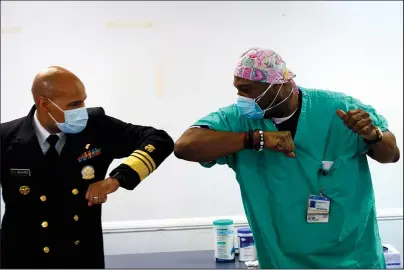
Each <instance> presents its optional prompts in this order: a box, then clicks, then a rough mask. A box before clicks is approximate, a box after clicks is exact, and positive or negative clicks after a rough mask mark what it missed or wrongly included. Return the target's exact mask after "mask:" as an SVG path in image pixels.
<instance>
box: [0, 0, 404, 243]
mask: <svg viewBox="0 0 404 270" xmlns="http://www.w3.org/2000/svg"><path fill="white" fill-rule="evenodd" d="M402 6H403V5H402V2H342V1H341V2H269V1H268V2H263V1H260V2H250V1H248V2H247V1H245V2H241V1H240V2H175V3H173V2H147V3H146V2H140V1H134V2H130V1H126V2H100V1H99V2H48V1H47V2H2V3H1V7H2V9H1V12H2V14H1V25H2V30H1V31H2V34H1V39H2V40H1V67H2V68H1V78H2V79H1V96H2V99H1V121H2V122H5V121H9V120H12V119H15V118H17V117H21V116H24V115H26V114H27V113H28V110H29V109H30V106H31V104H32V98H31V95H30V86H31V83H32V80H33V78H34V76H35V74H36V73H37V72H38V71H40V70H41V69H43V68H45V67H47V66H50V65H61V66H64V67H66V68H68V69H71V70H72V71H73V72H75V73H76V74H77V75H78V76H79V77H80V78H81V79H82V80H83V82H84V83H85V85H86V89H87V93H88V96H89V98H88V103H87V105H89V106H103V107H104V108H105V109H106V111H107V113H109V114H110V115H112V116H114V117H117V118H120V119H122V120H124V121H128V122H132V123H136V124H147V125H153V126H155V127H158V128H164V129H166V130H167V131H168V132H169V133H170V134H171V135H172V136H173V137H174V139H177V138H178V137H179V136H180V135H181V133H182V132H183V131H184V130H185V129H186V128H187V127H188V126H189V125H191V124H192V123H193V122H194V121H195V120H197V119H198V118H200V117H201V116H203V115H205V114H207V113H208V112H210V111H213V110H216V109H217V108H218V107H219V106H225V105H228V104H229V103H232V102H233V101H234V99H235V94H236V92H235V89H234V88H233V86H232V76H233V75H232V72H233V68H234V64H235V61H236V59H237V57H238V56H239V55H240V54H241V53H242V52H243V51H244V50H246V49H248V48H249V47H253V46H263V47H269V48H272V49H274V50H276V51H278V52H279V53H280V54H281V55H282V56H283V58H284V59H285V60H286V62H287V64H288V66H289V67H290V68H291V69H292V70H293V71H294V72H295V73H296V74H297V77H296V81H297V83H298V84H300V85H302V86H305V87H316V88H328V89H332V90H337V91H343V92H345V93H347V94H350V95H353V96H355V97H357V98H359V99H361V100H362V101H363V102H365V103H369V104H372V105H373V106H375V107H376V108H377V110H378V111H379V112H380V113H382V114H383V115H384V116H386V118H387V119H388V120H389V122H390V128H391V130H392V131H393V132H394V133H395V134H396V136H397V140H398V145H399V147H400V148H401V149H402V146H403V134H402V130H403V117H402V116H403V108H402V99H403V85H402V74H403V51H402V49H403V27H402V25H403V21H402V11H403V10H402ZM149 26H150V27H149ZM118 163H119V161H115V162H114V163H113V166H115V165H117V164H118ZM371 171H372V174H373V178H374V188H375V192H376V201H377V207H378V209H379V210H383V209H390V208H399V209H400V208H401V209H402V203H403V192H402V190H403V186H402V179H403V175H402V160H401V161H400V162H399V163H396V164H390V165H380V164H376V163H375V162H371ZM224 193H225V194H226V196H222V194H224ZM219 216H244V211H243V208H242V205H241V199H240V193H239V189H238V185H237V183H236V181H235V180H234V174H233V173H232V172H231V171H229V170H228V169H227V168H224V167H221V168H219V167H218V168H215V169H211V170H206V169H203V168H201V167H199V165H197V164H192V163H188V162H184V161H180V160H178V159H176V158H175V157H174V156H171V157H170V158H168V160H167V161H166V162H165V163H164V164H163V165H162V166H161V167H160V169H159V170H157V171H156V172H155V173H154V174H153V175H152V176H150V177H149V179H147V181H145V182H143V183H142V184H141V185H140V186H139V187H138V188H137V189H136V190H135V191H132V192H127V191H124V190H119V191H118V192H116V193H115V194H113V195H112V196H110V197H109V201H108V203H107V204H105V206H104V212H103V220H104V221H105V222H107V223H106V224H111V223H108V222H118V224H119V223H121V222H124V221H131V222H132V221H133V222H135V221H139V222H142V221H145V220H146V221H147V220H157V221H158V222H162V223H163V224H165V223H167V224H168V223H169V220H171V219H184V218H185V219H192V220H203V219H204V218H208V219H209V218H210V217H219ZM115 224H116V223H115ZM121 224H124V223H121ZM385 226H386V229H385V231H386V233H389V232H390V231H389V229H388V228H387V226H389V225H387V223H386V225H385ZM391 228H393V227H391ZM394 228H396V227H394ZM401 232H402V231H401ZM131 235H132V234H131ZM142 235H143V234H142ZM182 235H186V234H182ZM114 237H117V238H114V239H120V238H119V237H122V236H114ZM142 237H143V236H142ZM182 237H184V236H182ZM386 237H387V236H386ZM401 238H402V236H401ZM114 241H117V240H112V238H110V237H109V236H107V241H106V243H107V245H111V246H108V247H107V250H110V251H111V250H112V249H115V248H117V247H116V246H115V245H114V244H113V243H114ZM201 241H203V240H201ZM135 242H137V241H135ZM141 242H143V241H141ZM108 243H110V244H108ZM117 243H118V242H117ZM121 245H122V244H121ZM202 246H203V248H205V246H206V243H205V244H201V247H202ZM184 248H185V247H184ZM115 250H119V249H115ZM125 250H126V249H125ZM127 250H136V251H139V249H137V248H136V247H128V248H127ZM145 250H146V249H145Z"/></svg>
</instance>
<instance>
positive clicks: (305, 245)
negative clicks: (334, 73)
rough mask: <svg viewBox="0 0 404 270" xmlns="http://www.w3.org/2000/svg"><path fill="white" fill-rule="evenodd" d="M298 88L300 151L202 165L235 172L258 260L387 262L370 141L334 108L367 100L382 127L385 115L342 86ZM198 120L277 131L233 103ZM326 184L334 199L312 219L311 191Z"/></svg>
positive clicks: (306, 264) (226, 127)
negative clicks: (322, 215) (326, 165)
mask: <svg viewBox="0 0 404 270" xmlns="http://www.w3.org/2000/svg"><path fill="white" fill-rule="evenodd" d="M299 90H300V93H301V94H302V95H303V96H302V107H301V112H300V116H299V121H298V126H297V130H296V135H295V138H294V143H295V154H296V158H289V157H287V156H285V155H284V154H283V153H279V152H275V151H272V150H269V149H264V151H261V152H258V151H255V150H249V149H245V150H243V151H241V152H238V153H235V154H232V155H229V156H226V157H222V158H219V159H218V160H216V161H213V162H210V163H202V164H201V165H202V166H204V167H207V168H210V167H212V166H213V165H215V164H220V165H225V164H226V165H228V166H229V167H230V168H231V169H233V170H234V172H235V173H236V178H237V181H238V183H239V185H240V191H241V195H242V200H243V205H244V210H245V213H246V216H247V219H248V222H249V224H250V227H251V229H252V231H253V235H254V240H255V244H256V248H257V256H258V261H259V265H260V268H267V269H268V268H385V267H386V266H385V261H384V255H383V247H382V243H381V240H380V236H379V229H378V225H377V219H376V208H375V197H374V192H373V186H372V179H371V175H370V171H369V165H368V161H367V156H366V151H367V147H366V144H365V142H364V140H363V139H362V138H361V137H360V136H358V135H357V134H355V133H354V132H352V131H351V130H350V129H348V128H347V127H346V126H345V125H344V123H343V121H342V120H341V119H340V118H339V117H338V116H337V114H336V111H337V110H338V109H341V110H343V111H345V112H347V111H349V110H352V109H358V108H362V109H363V110H365V111H366V112H368V113H369V115H370V117H371V118H372V120H373V123H374V125H375V126H378V127H379V128H380V129H381V130H382V131H386V130H387V128H388V124H387V121H386V120H385V118H384V117H382V116H381V115H379V114H377V112H376V111H375V109H374V108H372V107H371V106H368V105H365V104H363V103H361V102H360V101H359V100H357V99H354V98H352V97H350V96H347V95H345V94H343V93H337V92H331V91H326V90H315V89H305V88H302V87H299ZM195 125H205V126H208V127H209V128H210V129H212V130H218V131H231V132H245V131H248V130H254V129H261V130H264V131H277V129H276V127H275V125H274V124H273V122H272V121H271V120H268V119H266V120H250V119H247V118H245V117H243V116H241V115H240V112H239V110H238V108H237V106H236V105H235V104H233V105H230V106H228V107H225V108H221V109H219V110H218V111H217V112H213V113H211V114H209V115H207V116H206V117H204V118H202V119H201V120H199V121H197V122H196V123H195ZM322 161H333V162H334V164H333V165H332V167H331V169H330V171H329V173H328V174H327V175H326V176H323V175H322V174H319V172H318V171H319V169H320V168H322ZM321 187H323V188H324V195H325V196H327V197H329V198H330V199H331V205H330V210H329V211H330V215H329V222H328V223H307V221H306V214H307V204H308V198H309V196H310V195H319V193H320V188H321Z"/></svg>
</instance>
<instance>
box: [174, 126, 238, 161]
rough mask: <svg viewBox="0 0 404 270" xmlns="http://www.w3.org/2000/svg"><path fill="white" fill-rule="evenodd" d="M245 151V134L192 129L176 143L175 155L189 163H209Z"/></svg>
mask: <svg viewBox="0 0 404 270" xmlns="http://www.w3.org/2000/svg"><path fill="white" fill-rule="evenodd" d="M243 149H244V134H243V132H222V131H215V130H210V129H203V128H191V129H188V130H187V131H185V132H184V134H183V135H182V136H181V137H180V138H179V139H178V141H177V142H176V143H175V146H174V154H175V156H176V157H177V158H180V159H184V160H188V161H194V162H209V161H213V160H216V159H218V158H221V157H224V156H228V155H230V154H233V153H236V152H239V151H241V150H243Z"/></svg>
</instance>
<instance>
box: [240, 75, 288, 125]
mask: <svg viewBox="0 0 404 270" xmlns="http://www.w3.org/2000/svg"><path fill="white" fill-rule="evenodd" d="M272 85H273V83H272V84H271V85H269V86H268V88H267V89H266V90H265V91H264V92H263V93H262V94H261V95H260V96H259V97H257V98H256V99H253V98H248V97H243V96H238V97H237V107H238V109H239V110H240V112H241V114H242V115H243V116H245V117H247V118H250V119H256V120H257V119H263V118H264V115H265V112H267V111H269V110H271V109H273V108H275V107H276V106H279V105H280V104H282V103H283V102H285V101H286V100H287V99H288V98H289V97H290V96H291V95H292V93H293V89H292V90H291V91H290V93H289V95H288V96H287V97H286V98H285V99H283V100H282V101H280V102H279V103H277V104H275V105H272V104H273V103H274V102H275V100H276V98H277V97H278V95H279V92H280V91H281V89H282V86H283V84H282V85H281V87H279V90H278V93H277V94H276V96H275V98H274V100H273V101H272V102H271V104H269V105H268V106H267V107H266V108H265V109H261V108H260V106H258V103H257V101H259V100H260V99H261V98H262V97H263V96H264V95H265V94H266V92H267V91H268V90H269V89H270V88H271V87H272Z"/></svg>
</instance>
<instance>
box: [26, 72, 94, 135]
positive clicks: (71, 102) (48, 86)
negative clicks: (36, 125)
mask: <svg viewBox="0 0 404 270" xmlns="http://www.w3.org/2000/svg"><path fill="white" fill-rule="evenodd" d="M32 96H33V98H34V101H35V106H36V108H37V116H38V119H39V120H40V122H41V124H42V125H43V126H44V127H45V128H46V129H47V130H48V131H53V132H57V130H58V129H57V127H56V125H55V120H56V121H57V122H58V123H63V122H64V120H65V119H64V111H68V110H74V109H77V108H81V107H84V106H85V104H84V101H85V100H86V98H87V95H86V91H85V88H84V84H83V83H82V82H81V80H80V79H79V78H78V77H77V76H76V75H74V74H73V73H72V72H70V71H69V70H67V69H65V68H62V67H58V66H51V67H48V68H47V69H45V70H43V71H41V72H39V73H38V74H37V75H36V76H35V79H34V82H33V84H32ZM50 115H51V116H52V117H53V118H52V117H50ZM54 119H55V120H54Z"/></svg>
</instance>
